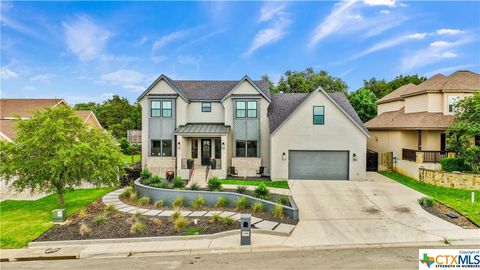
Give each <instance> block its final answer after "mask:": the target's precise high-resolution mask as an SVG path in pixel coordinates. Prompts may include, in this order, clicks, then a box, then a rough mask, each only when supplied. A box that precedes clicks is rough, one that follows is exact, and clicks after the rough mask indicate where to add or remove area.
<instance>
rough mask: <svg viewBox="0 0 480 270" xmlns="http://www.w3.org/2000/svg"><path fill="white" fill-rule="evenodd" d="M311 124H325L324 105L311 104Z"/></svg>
mask: <svg viewBox="0 0 480 270" xmlns="http://www.w3.org/2000/svg"><path fill="white" fill-rule="evenodd" d="M313 124H314V125H323V124H325V107H324V106H313Z"/></svg>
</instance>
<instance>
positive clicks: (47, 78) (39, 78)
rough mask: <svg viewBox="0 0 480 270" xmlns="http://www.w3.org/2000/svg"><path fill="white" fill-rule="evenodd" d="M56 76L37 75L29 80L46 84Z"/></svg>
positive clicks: (48, 74)
mask: <svg viewBox="0 0 480 270" xmlns="http://www.w3.org/2000/svg"><path fill="white" fill-rule="evenodd" d="M56 76H57V75H55V74H50V73H47V74H38V75H35V76H33V77H32V78H30V80H31V81H40V82H44V83H48V82H50V80H51V79H53V78H55V77H56Z"/></svg>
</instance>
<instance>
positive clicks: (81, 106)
mask: <svg viewBox="0 0 480 270" xmlns="http://www.w3.org/2000/svg"><path fill="white" fill-rule="evenodd" d="M98 107H99V104H97V103H95V102H87V103H77V104H75V105H74V106H73V108H74V109H75V110H87V111H93V112H94V113H95V115H97V113H98V109H99V108H98Z"/></svg>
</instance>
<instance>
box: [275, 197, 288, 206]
mask: <svg viewBox="0 0 480 270" xmlns="http://www.w3.org/2000/svg"><path fill="white" fill-rule="evenodd" d="M278 203H280V204H282V205H286V206H289V205H290V199H289V198H288V196H286V195H282V196H281V197H280V199H279V200H278Z"/></svg>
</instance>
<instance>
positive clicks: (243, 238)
mask: <svg viewBox="0 0 480 270" xmlns="http://www.w3.org/2000/svg"><path fill="white" fill-rule="evenodd" d="M251 244H252V215H250V214H242V215H241V216H240V245H242V246H245V245H251Z"/></svg>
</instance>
